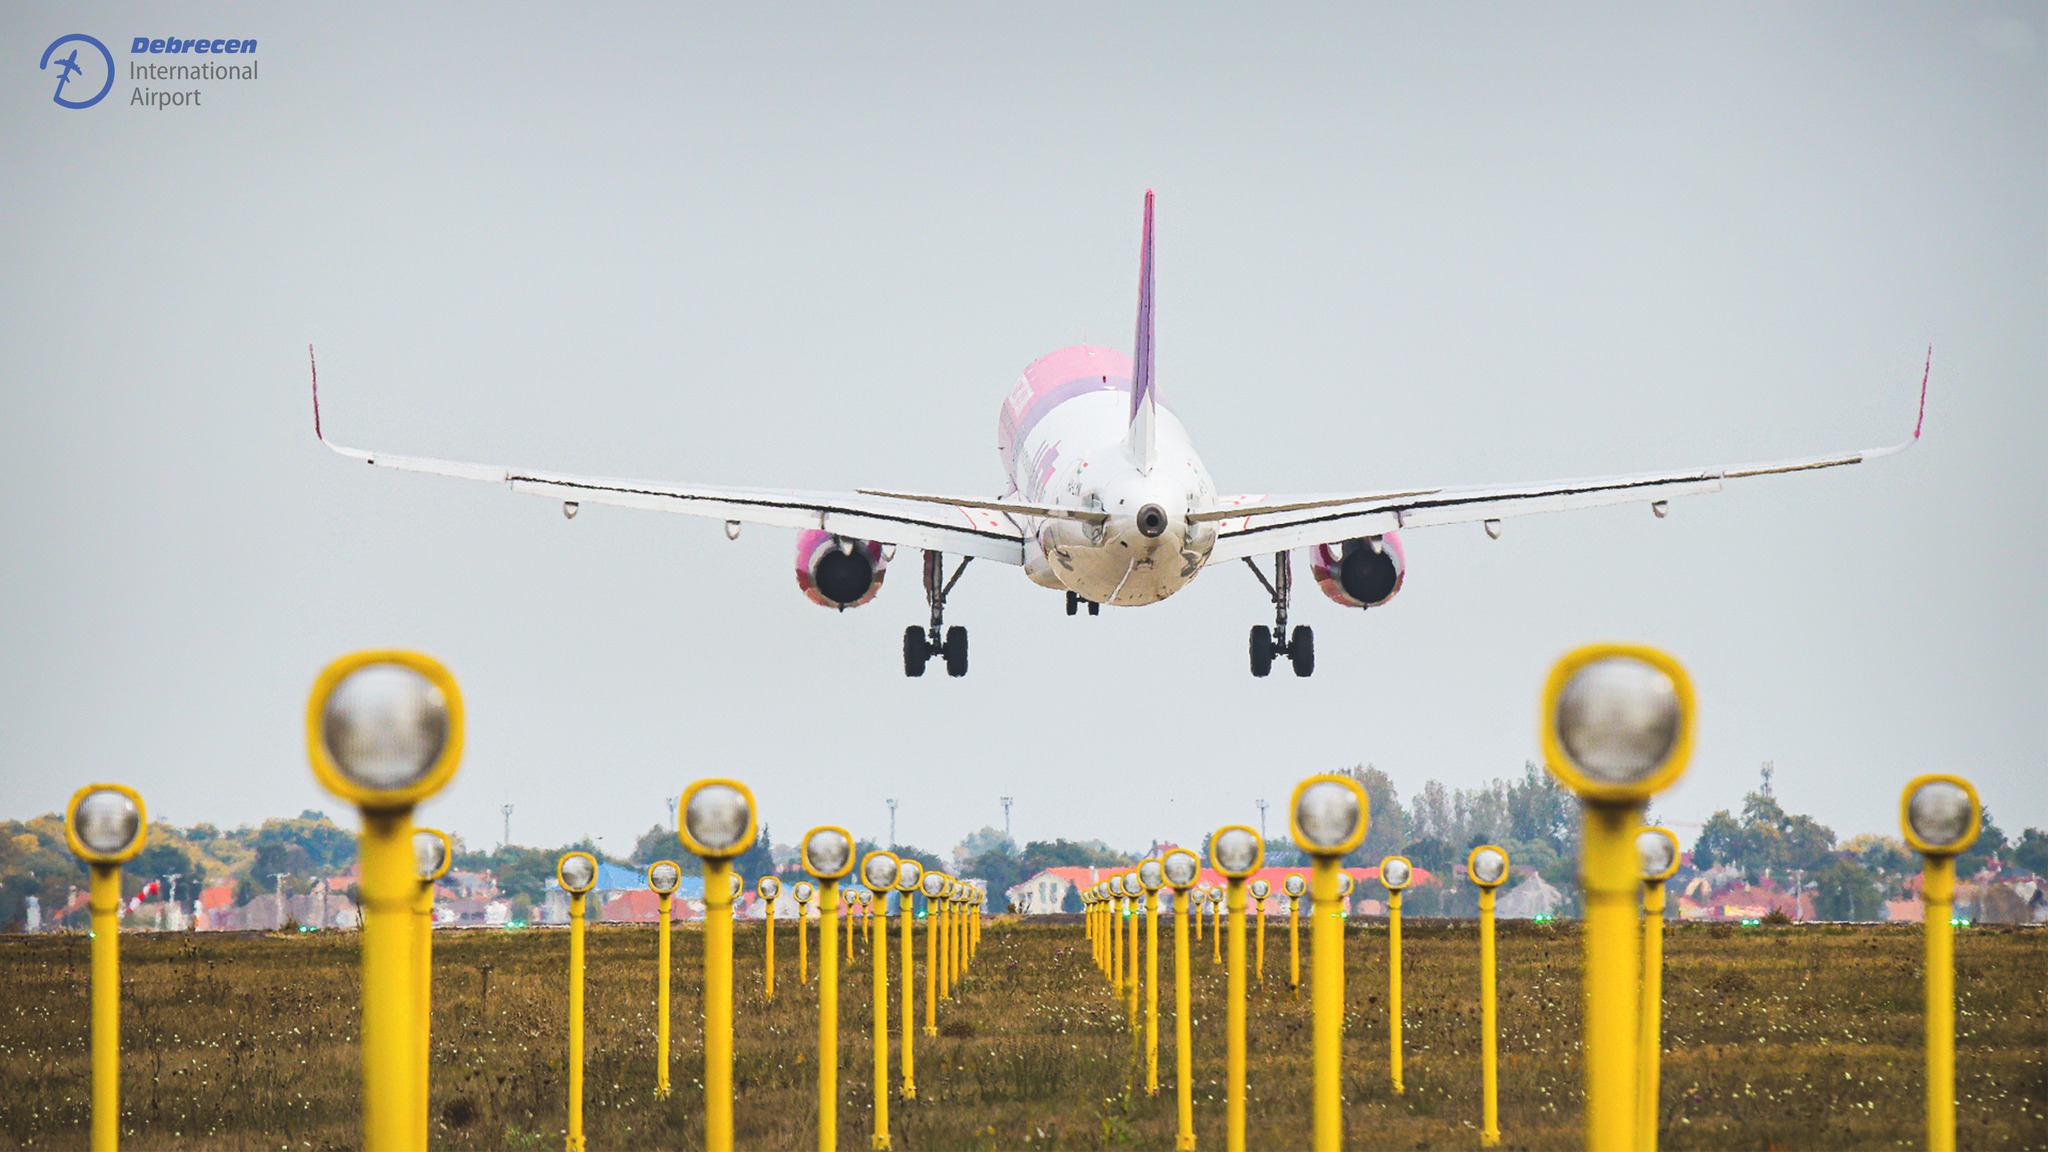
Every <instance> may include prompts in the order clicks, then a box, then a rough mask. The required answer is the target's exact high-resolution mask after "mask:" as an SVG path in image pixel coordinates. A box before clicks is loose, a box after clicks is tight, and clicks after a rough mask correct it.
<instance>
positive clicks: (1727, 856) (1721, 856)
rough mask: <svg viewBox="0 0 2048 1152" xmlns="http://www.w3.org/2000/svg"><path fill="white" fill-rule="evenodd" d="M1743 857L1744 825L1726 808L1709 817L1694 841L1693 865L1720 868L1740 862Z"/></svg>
mask: <svg viewBox="0 0 2048 1152" xmlns="http://www.w3.org/2000/svg"><path fill="white" fill-rule="evenodd" d="M1741 857H1742V825H1740V824H1737V823H1736V822H1735V817H1734V816H1732V815H1730V814H1729V812H1728V810H1727V809H1726V808H1723V809H1721V810H1720V811H1719V812H1716V813H1714V814H1713V815H1712V816H1709V817H1707V822H1706V823H1705V824H1704V825H1702V826H1701V827H1700V834H1699V838H1698V839H1696V840H1694V841H1693V842H1692V862H1693V867H1695V868H1699V869H1702V870H1704V869H1708V868H1719V867H1721V866H1723V865H1728V864H1738V863H1739V862H1740V860H1741Z"/></svg>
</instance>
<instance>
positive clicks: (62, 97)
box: [42, 32, 114, 108]
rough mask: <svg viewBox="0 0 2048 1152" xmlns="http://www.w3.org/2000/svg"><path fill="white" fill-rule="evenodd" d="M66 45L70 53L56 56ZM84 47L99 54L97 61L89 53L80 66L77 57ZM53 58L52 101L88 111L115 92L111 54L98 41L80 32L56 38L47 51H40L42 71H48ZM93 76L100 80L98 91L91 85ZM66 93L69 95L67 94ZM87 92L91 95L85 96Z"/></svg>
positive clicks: (112, 56)
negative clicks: (54, 90) (53, 92)
mask: <svg viewBox="0 0 2048 1152" xmlns="http://www.w3.org/2000/svg"><path fill="white" fill-rule="evenodd" d="M67 44H68V45H70V46H71V51H70V53H69V54H68V55H64V56H58V55H57V50H58V49H59V48H62V47H64V46H65V45H67ZM87 48H90V49H91V50H92V51H93V52H96V53H98V59H97V60H95V59H94V58H93V56H92V55H90V54H88V55H87V56H86V58H85V62H84V63H82V64H81V63H80V62H79V59H78V54H79V53H80V52H82V51H85V50H86V49H87ZM53 57H54V58H55V60H56V64H57V93H56V95H54V96H52V97H51V99H52V100H55V101H56V102H57V103H58V104H59V105H62V106H63V107H65V108H90V107H92V106H93V105H95V104H97V103H99V102H100V101H102V100H104V99H106V98H107V93H109V92H111V91H113V90H114V54H113V53H112V52H109V51H107V46H106V45H105V44H102V43H100V42H99V41H98V40H95V39H93V38H92V37H90V36H87V35H86V34H85V33H83V32H73V33H72V34H71V35H69V36H59V37H57V38H56V39H55V40H52V41H51V42H50V46H49V47H48V48H45V49H43V63H42V67H43V70H44V71H48V70H49V67H50V62H51V59H52V58H53ZM95 76H97V77H98V79H99V87H98V88H94V87H93V86H92V82H93V79H94V77H95ZM66 92H69V93H70V95H66ZM87 92H91V93H92V95H90V96H86V95H85V93H87Z"/></svg>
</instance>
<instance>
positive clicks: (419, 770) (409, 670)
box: [306, 650, 463, 1152]
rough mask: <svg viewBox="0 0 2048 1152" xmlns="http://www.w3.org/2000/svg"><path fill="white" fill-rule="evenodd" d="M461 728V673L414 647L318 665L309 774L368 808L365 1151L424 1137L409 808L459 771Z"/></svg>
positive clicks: (310, 705)
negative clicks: (415, 1008) (457, 683)
mask: <svg viewBox="0 0 2048 1152" xmlns="http://www.w3.org/2000/svg"><path fill="white" fill-rule="evenodd" d="M462 734H463V723H462V693H461V691H460V690H459V689H458V688H457V687H456V686H455V678H454V677H452V676H450V675H449V674H448V670H447V669H446V668H443V667H442V666H441V664H440V662H439V661H437V660H435V659H433V658H432V657H430V656H423V655H421V654H419V653H417V652H404V651H397V650H381V651H369V652H356V653H352V654H350V655H347V656H343V657H342V658H341V659H339V660H336V661H334V662H333V663H332V664H329V665H328V666H327V667H326V668H324V669H322V670H321V672H320V675H319V677H318V678H317V679H315V680H314V682H313V691H312V693H311V696H310V698H309V699H308V700H307V703H306V755H307V758H308V759H309V760H310V761H311V762H312V765H313V775H314V776H315V777H316V778H318V779H319V781H320V783H321V785H322V786H323V787H325V788H326V789H327V790H328V791H329V792H331V793H333V794H334V795H336V796H338V797H340V798H341V799H343V800H345V801H348V802H349V803H352V804H354V805H356V807H357V809H358V810H359V811H360V812H361V813H362V819H363V832H362V837H361V839H360V841H359V844H358V850H357V858H358V860H359V861H360V867H361V871H362V880H361V892H362V908H363V930H362V950H363V980H362V988H363V992H362V995H363V1030H362V1056H363V1080H362V1084H363V1147H364V1148H366V1149H369V1150H370V1152H385V1150H388V1149H401V1148H409V1147H411V1146H412V1145H414V1144H415V1143H417V1142H418V1140H419V1127H418V1120H417V1108H418V1105H417V1103H416V1101H415V1099H414V1098H415V1097H416V1096H417V1095H418V1092H419V1073H418V1070H417V1069H416V1068H415V1067H414V1064H415V1063H416V1062H417V1061H418V1058H419V1057H418V1048H417V1046H416V1041H415V1038H414V1029H415V1024H414V1020H413V1005H414V1002H415V1000H416V999H417V998H418V988H417V985H416V984H415V982H414V981H413V980H412V978H411V976H412V948H413V939H412V937H413V934H412V932H411V930H410V928H411V925H410V921H411V919H412V903H413V898H414V896H415V892H416V889H417V887H418V883H419V882H418V880H417V879H416V877H415V875H414V862H413V854H412V811H413V808H414V807H415V806H417V805H418V804H419V803H420V802H421V801H423V800H426V799H427V798H428V797H430V796H432V795H434V794H435V793H436V792H439V791H440V790H441V789H442V788H443V787H445V786H446V785H447V783H448V781H449V780H450V779H452V778H453V777H454V775H455V767H456V765H457V764H458V763H460V762H461V760H462Z"/></svg>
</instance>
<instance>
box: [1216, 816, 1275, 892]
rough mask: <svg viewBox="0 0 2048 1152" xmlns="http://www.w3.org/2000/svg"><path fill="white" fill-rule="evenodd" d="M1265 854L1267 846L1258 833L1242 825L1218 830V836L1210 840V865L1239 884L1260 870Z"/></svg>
mask: <svg viewBox="0 0 2048 1152" xmlns="http://www.w3.org/2000/svg"><path fill="white" fill-rule="evenodd" d="M1265 854H1266V851H1265V844H1264V843H1263V842H1262V841H1261V840H1260V839H1259V833H1258V831H1257V830H1256V829H1253V828H1247V827H1245V826H1244V825H1242V824H1231V825H1228V826H1226V827H1223V828H1218V829H1217V830H1216V834H1215V835H1214V836H1211V837H1210V838H1209V863H1210V864H1212V865H1214V866H1215V868H1216V870H1217V871H1218V872H1221V873H1223V875H1224V876H1225V877H1227V878H1229V879H1230V880H1232V881H1235V882H1238V883H1242V882H1243V881H1244V878H1245V877H1247V876H1250V875H1251V874H1252V873H1254V872H1256V871H1258V870H1259V864H1260V863H1261V862H1262V860H1263V859H1264V857H1265Z"/></svg>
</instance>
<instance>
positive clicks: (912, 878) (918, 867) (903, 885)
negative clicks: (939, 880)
mask: <svg viewBox="0 0 2048 1152" xmlns="http://www.w3.org/2000/svg"><path fill="white" fill-rule="evenodd" d="M923 883H924V865H922V864H919V863H918V862H917V861H915V860H912V859H910V858H909V857H907V856H906V857H902V858H900V859H899V860H898V861H897V864H896V890H897V891H898V892H915V891H917V889H918V886H919V885H921V884H923Z"/></svg>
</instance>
